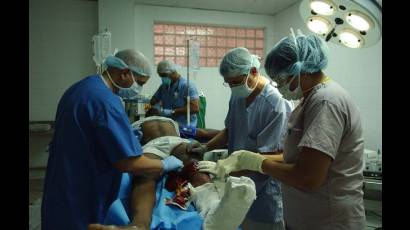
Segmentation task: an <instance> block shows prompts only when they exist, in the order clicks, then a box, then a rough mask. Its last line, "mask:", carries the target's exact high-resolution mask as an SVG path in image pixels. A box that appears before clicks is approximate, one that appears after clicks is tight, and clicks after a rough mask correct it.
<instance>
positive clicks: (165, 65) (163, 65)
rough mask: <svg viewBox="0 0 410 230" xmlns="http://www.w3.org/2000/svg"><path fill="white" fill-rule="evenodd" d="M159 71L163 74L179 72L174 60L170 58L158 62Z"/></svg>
mask: <svg viewBox="0 0 410 230" xmlns="http://www.w3.org/2000/svg"><path fill="white" fill-rule="evenodd" d="M157 72H158V73H159V74H162V73H166V74H171V73H174V72H177V67H176V65H175V64H174V63H173V62H171V61H169V60H164V61H161V62H159V63H158V66H157Z"/></svg>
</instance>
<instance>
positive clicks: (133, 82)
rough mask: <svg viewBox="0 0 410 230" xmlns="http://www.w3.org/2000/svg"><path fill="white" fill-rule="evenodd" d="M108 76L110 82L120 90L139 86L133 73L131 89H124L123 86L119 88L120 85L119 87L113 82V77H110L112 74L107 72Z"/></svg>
mask: <svg viewBox="0 0 410 230" xmlns="http://www.w3.org/2000/svg"><path fill="white" fill-rule="evenodd" d="M107 75H108V78H109V79H110V81H111V82H112V84H113V85H114V86H115V87H117V88H118V89H120V90H121V89H123V90H124V89H131V87H132V86H133V85H134V84H137V82H135V79H134V74H133V73H132V72H131V77H132V85H131V86H130V87H128V88H124V87H121V86H119V85H117V83H115V82H114V81H113V80H112V78H111V75H110V72H109V71H108V70H107Z"/></svg>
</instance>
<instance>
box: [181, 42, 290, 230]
mask: <svg viewBox="0 0 410 230" xmlns="http://www.w3.org/2000/svg"><path fill="white" fill-rule="evenodd" d="M259 68H260V62H259V60H258V57H257V56H255V55H252V54H251V53H250V52H249V51H248V50H247V49H246V48H241V47H239V48H235V49H232V50H230V51H229V52H228V53H226V54H225V56H224V57H223V59H222V61H221V64H220V66H219V73H220V74H221V75H222V77H223V79H224V83H223V85H224V86H226V87H227V88H230V90H231V93H232V94H231V98H230V100H229V110H228V114H227V116H226V119H225V129H224V130H222V131H221V132H220V133H219V134H218V135H216V136H215V137H214V138H213V139H211V140H210V141H209V142H208V143H207V144H205V145H201V144H197V143H195V142H192V144H191V145H190V146H189V150H191V151H192V152H198V153H204V152H206V151H210V150H213V149H217V148H222V147H224V146H225V145H226V144H228V153H229V154H231V153H232V152H234V151H236V150H240V149H246V150H249V151H251V149H252V150H253V151H254V152H259V153H261V154H269V155H274V154H278V153H280V152H281V151H282V150H283V138H284V135H285V131H286V124H287V119H288V115H289V114H290V110H291V107H290V106H289V104H288V102H287V101H286V100H285V99H284V98H283V97H282V95H281V94H280V93H279V91H278V89H277V88H276V87H275V86H274V83H273V82H272V81H270V80H268V79H267V78H265V77H264V76H262V75H261V74H260V72H259ZM189 150H188V151H189ZM200 167H202V166H200ZM200 170H201V168H200ZM241 175H242V176H244V175H246V176H249V177H250V178H251V179H252V180H253V181H254V182H255V185H256V196H257V198H256V200H255V201H254V202H253V204H252V206H251V208H250V209H249V211H248V213H247V215H246V218H245V220H244V221H243V223H242V229H244V230H250V229H258V230H265V229H266V230H268V229H269V230H282V229H284V222H283V205H282V193H281V188H280V184H279V182H278V181H277V180H274V179H272V178H271V177H269V176H266V175H263V174H261V173H248V172H244V171H243V172H241V173H240V174H236V175H235V176H241Z"/></svg>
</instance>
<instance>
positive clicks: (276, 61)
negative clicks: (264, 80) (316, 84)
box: [265, 31, 328, 80]
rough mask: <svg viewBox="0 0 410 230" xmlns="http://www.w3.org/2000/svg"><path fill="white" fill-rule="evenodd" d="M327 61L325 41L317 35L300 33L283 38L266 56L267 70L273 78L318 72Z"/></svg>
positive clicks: (278, 78) (281, 78) (282, 78)
mask: <svg viewBox="0 0 410 230" xmlns="http://www.w3.org/2000/svg"><path fill="white" fill-rule="evenodd" d="M292 33H293V31H292ZM327 62H328V47H327V45H326V43H325V41H324V40H323V39H322V38H320V37H319V36H317V35H307V36H305V35H303V34H301V33H299V34H298V36H295V35H294V34H292V35H291V36H290V37H286V38H283V39H282V40H280V41H279V42H278V43H277V44H276V45H275V46H274V47H273V49H272V50H271V51H270V52H269V54H268V56H267V57H266V61H265V70H266V73H267V74H268V75H269V77H270V78H272V79H273V80H284V79H285V78H286V77H288V76H294V75H300V74H304V73H317V72H319V71H320V70H322V69H324V68H325V67H326V66H327Z"/></svg>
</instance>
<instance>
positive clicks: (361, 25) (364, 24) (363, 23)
mask: <svg viewBox="0 0 410 230" xmlns="http://www.w3.org/2000/svg"><path fill="white" fill-rule="evenodd" d="M346 21H347V22H348V23H349V24H350V25H351V26H352V27H353V28H355V29H357V30H359V31H368V30H369V29H370V19H366V16H364V15H360V14H359V13H349V14H348V15H347V16H346Z"/></svg>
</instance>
